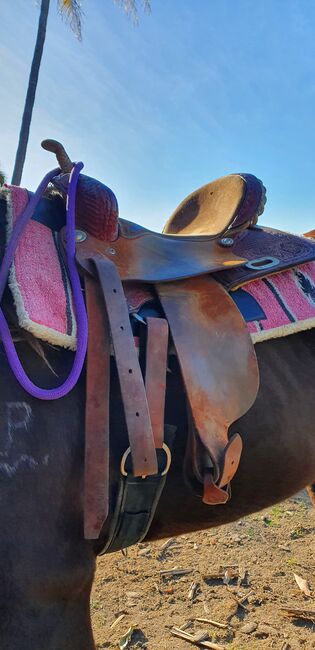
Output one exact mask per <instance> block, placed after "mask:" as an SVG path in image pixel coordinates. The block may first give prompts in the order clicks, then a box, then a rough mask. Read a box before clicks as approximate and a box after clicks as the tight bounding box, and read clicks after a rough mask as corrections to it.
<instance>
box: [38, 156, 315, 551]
mask: <svg viewBox="0 0 315 650" xmlns="http://www.w3.org/2000/svg"><path fill="white" fill-rule="evenodd" d="M47 148H50V149H51V150H52V149H53V147H51V146H50V145H49V146H48V147H47ZM54 150H55V152H56V153H57V157H58V160H59V163H60V166H61V169H62V171H63V172H64V173H62V174H61V175H60V176H58V177H56V179H55V180H54V183H55V186H56V187H57V189H58V190H59V191H61V192H65V189H66V186H67V182H68V173H69V171H70V169H71V166H72V163H71V161H69V159H68V158H66V157H65V156H66V154H65V152H64V151H63V150H60V149H59V150H58V149H56V147H55V149H54ZM80 181H81V186H80V187H79V192H78V205H77V223H78V231H77V255H76V257H77V263H78V265H79V267H80V268H81V270H82V274H83V277H84V279H85V290H86V302H87V310H88V318H89V344H88V356H87V406H86V458H85V536H86V537H87V538H91V539H95V538H97V537H98V536H99V534H100V531H101V529H102V525H103V523H104V520H105V519H106V517H107V513H108V485H107V481H108V463H109V435H110V433H109V415H108V405H109V385H110V371H109V357H110V350H111V349H112V351H113V354H114V356H115V360H116V366H117V370H118V375H119V381H120V388H121V395H122V402H123V408H124V413H125V420H126V426H127V429H128V437H129V444H130V447H129V448H128V449H127V450H126V453H125V454H124V456H123V458H122V461H121V476H122V480H123V481H124V480H125V477H127V478H126V481H125V483H123V485H122V489H121V490H120V493H121V497H120V499H118V501H119V503H120V505H119V507H120V511H119V508H118V511H119V512H118V514H117V516H115V517H114V520H115V521H114V524H113V526H112V533H111V535H110V541H109V542H108V544H107V546H106V549H105V550H117V548H120V547H121V545H124V541H123V539H122V538H123V535H122V534H121V533H119V530H120V531H121V530H124V529H126V531H127V528H128V525H129V524H128V523H127V522H128V521H129V520H128V517H127V518H126V517H125V518H124V515H121V510H122V509H123V503H129V500H131V501H132V497H131V496H130V495H131V494H132V490H133V489H134V485H135V484H137V481H139V482H140V484H141V481H142V485H143V488H144V489H146V490H147V491H150V490H151V486H152V485H155V484H156V486H157V487H156V490H155V491H154V489H153V488H152V489H153V495H154V496H153V497H152V499H153V501H154V503H155V506H156V501H157V498H158V493H159V491H160V490H161V489H162V487H163V485H164V483H163V481H164V480H165V476H166V473H167V471H168V469H169V464H170V458H171V452H170V450H169V446H168V445H167V440H166V437H165V432H166V428H167V427H166V425H165V422H164V404H165V386H166V371H167V359H168V352H169V345H170V342H171V343H172V345H173V347H174V349H175V352H176V355H177V358H178V362H179V366H180V369H181V374H182V378H183V383H184V386H185V391H186V396H187V408H188V414H189V422H190V427H189V428H190V431H189V436H188V446H187V453H186V462H185V465H186V476H187V477H188V478H189V480H190V481H191V483H192V484H194V485H195V484H196V482H197V484H198V485H200V486H201V496H202V498H203V501H204V502H205V503H208V504H218V503H225V502H226V501H227V500H228V499H229V498H230V483H231V480H232V478H233V476H234V475H235V472H236V470H237V468H238V465H239V460H240V456H241V451H242V439H241V436H240V434H239V433H236V434H234V435H233V436H232V437H229V427H230V425H231V424H232V423H233V422H235V421H236V420H238V419H239V418H240V417H241V416H242V415H243V414H245V413H246V412H247V411H248V410H249V409H250V407H251V406H252V404H253V402H254V401H255V398H256V395H257V391H258V385H259V375H258V368H257V361H256V355H255V351H254V347H253V344H252V342H251V339H250V336H249V334H248V331H247V328H246V325H245V322H244V320H243V318H242V316H241V314H240V312H239V310H238V309H237V307H236V305H235V303H234V302H233V300H232V299H231V297H230V295H229V293H228V292H227V290H226V289H227V288H231V287H235V286H239V284H242V283H243V282H245V281H248V280H249V279H250V278H255V277H261V276H265V275H267V274H268V273H271V272H272V273H274V272H279V271H280V270H282V269H284V268H288V267H289V266H295V265H296V264H300V263H302V262H305V261H309V260H310V259H314V258H315V246H314V243H311V242H310V241H307V240H306V239H301V238H299V237H294V236H292V235H287V234H286V233H281V232H279V231H270V230H269V231H266V230H265V229H261V228H259V227H258V226H257V225H256V224H257V220H258V217H259V215H260V214H261V213H262V211H263V208H264V204H265V188H264V187H263V184H262V183H261V181H259V180H258V179H257V178H256V177H255V176H253V175H251V174H232V175H230V176H227V177H224V178H220V179H218V180H216V181H214V182H212V183H208V184H207V185H205V186H203V187H201V188H200V189H199V190H196V191H195V192H193V193H192V194H190V195H189V196H188V197H187V198H186V199H185V200H184V201H183V202H182V203H181V204H180V205H179V207H178V208H177V209H176V210H175V212H174V213H173V214H172V216H171V217H170V218H169V219H168V221H167V223H166V225H165V227H164V230H163V233H162V234H158V233H154V232H152V231H150V230H147V229H146V228H143V227H141V226H138V225H136V224H134V223H130V222H128V221H125V220H122V219H120V220H118V209H117V203H116V202H115V201H114V200H113V198H112V193H111V191H110V190H108V188H106V187H105V186H103V185H102V184H100V183H98V182H97V181H94V180H93V179H90V178H89V177H82V179H80ZM80 196H81V200H80ZM89 197H91V198H89ZM115 211H116V213H115ZM62 237H63V235H62V234H61V238H62ZM244 253H246V254H244ZM233 274H235V275H233ZM135 283H136V284H135ZM224 285H225V286H224ZM144 286H145V287H146V291H145V292H144V293H145V298H144V300H143V301H142V300H141V298H140V300H139V306H141V305H142V303H143V302H145V301H146V300H148V297H149V299H150V298H154V299H155V300H158V302H159V304H160V306H161V309H162V312H163V318H154V317H153V318H152V317H151V318H148V319H147V320H146V367H145V374H144V376H143V373H142V371H141V369H140V365H139V360H138V355H137V350H136V348H135V343H134V336H133V332H132V329H131V324H130V318H129V310H128V303H129V302H132V300H129V298H130V295H131V297H132V295H134V292H135V291H137V289H139V287H140V294H141V288H142V287H144ZM225 287H226V288H225ZM135 288H136V289H135ZM169 334H170V337H169ZM169 339H170V340H169ZM130 460H131V465H130ZM127 467H128V469H127ZM129 477H131V479H130V481H129V483H128V478H129ZM157 477H159V478H160V479H161V480H160V481H158V480H157ZM150 480H151V482H150ZM144 486H146V488H145V487H144ZM129 505H130V509H131V510H132V507H133V504H132V503H130V504H129ZM155 506H154V507H153V508H152V509H151V511H150V514H149V515H148V517H147V519H146V522H145V525H144V526H143V529H142V533H141V535H140V536H142V537H143V535H144V533H145V532H146V530H147V528H148V526H149V523H150V521H151V519H152V516H153V512H154V508H155ZM116 510H117V509H116ZM126 535H127V537H128V533H127V532H126ZM117 540H119V543H118V542H117ZM131 540H132V541H138V540H139V537H138V538H137V539H133V537H132V535H131ZM132 541H130V538H129V539H128V544H129V543H132ZM125 545H127V544H125Z"/></svg>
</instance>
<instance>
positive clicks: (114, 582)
mask: <svg viewBox="0 0 315 650" xmlns="http://www.w3.org/2000/svg"><path fill="white" fill-rule="evenodd" d="M314 540H315V509H311V507H310V505H309V502H308V500H307V497H305V495H304V493H303V494H302V495H299V496H298V497H296V498H294V499H290V500H289V501H286V502H285V503H282V504H280V505H277V506H274V507H272V508H270V509H268V510H267V511H264V512H263V513H258V514H256V515H252V516H251V517H248V518H246V519H243V520H241V521H239V522H237V523H234V524H230V525H228V526H224V527H221V528H218V529H212V530H209V531H208V532H201V533H194V534H190V535H184V536H181V537H178V538H174V539H172V540H169V541H168V542H167V543H166V544H165V542H163V541H159V542H156V543H150V544H139V545H138V546H135V547H133V548H131V549H129V550H128V553H127V555H126V556H124V555H123V554H122V553H115V554H113V555H109V556H106V557H104V558H102V559H100V560H99V562H98V570H97V577H96V581H95V586H94V591H93V595H92V613H93V628H94V634H95V638H96V643H97V648H98V650H103V649H104V648H110V649H114V648H116V649H119V648H122V649H124V648H128V650H129V648H130V649H131V650H136V649H138V650H140V649H141V650H189V648H194V647H195V648H197V647H209V646H207V645H205V646H202V645H201V646H196V645H192V644H191V643H190V642H188V641H187V640H183V639H181V638H177V637H176V636H173V635H172V633H171V631H172V629H173V628H174V627H177V628H179V627H181V628H182V626H184V628H185V632H186V634H187V633H188V634H191V635H194V634H195V633H198V632H201V631H203V632H204V633H205V634H204V637H205V638H206V639H207V641H208V642H209V641H210V642H211V643H213V644H214V646H213V647H216V646H217V648H218V650H219V649H221V648H228V650H243V649H249V648H250V650H256V649H257V650H258V649H259V650H265V649H267V648H268V649H269V648H276V649H277V650H298V649H300V648H302V649H303V650H304V649H305V650H306V649H309V648H315V623H314V621H315V544H314ZM173 569H175V570H178V569H183V570H187V572H185V573H184V574H183V575H176V574H172V573H170V574H167V573H166V574H163V571H169V570H173ZM295 575H296V577H297V580H296V578H295ZM297 581H298V582H299V583H300V586H298V584H297ZM303 590H304V591H303ZM304 592H306V593H304ZM284 607H290V608H295V609H299V610H304V611H306V612H313V614H308V613H306V616H307V617H309V619H310V620H305V619H301V618H289V617H287V616H286V615H285V612H284V611H283V610H282V608H284ZM197 618H204V619H207V620H209V619H210V620H212V621H213V620H214V621H216V622H219V623H221V624H225V625H226V626H227V627H224V628H218V627H215V626H214V625H212V624H210V623H206V622H198V621H196V619H197ZM131 625H134V626H135V629H134V631H133V633H132V636H131V639H130V641H127V640H125V642H124V640H123V636H124V634H126V632H127V631H128V629H129V628H130V626H131ZM182 629H183V628H182ZM119 643H120V645H119ZM124 643H125V645H124ZM215 644H216V645H215ZM210 647H211V645H210Z"/></svg>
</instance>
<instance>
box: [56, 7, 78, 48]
mask: <svg viewBox="0 0 315 650" xmlns="http://www.w3.org/2000/svg"><path fill="white" fill-rule="evenodd" d="M57 7H58V13H59V14H60V16H61V17H62V18H63V19H64V20H66V21H67V23H69V25H70V28H71V29H72V31H73V33H74V34H75V36H76V37H77V39H78V40H79V41H81V40H82V13H83V12H82V9H81V2H80V0H57Z"/></svg>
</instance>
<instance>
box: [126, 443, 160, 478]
mask: <svg viewBox="0 0 315 650" xmlns="http://www.w3.org/2000/svg"><path fill="white" fill-rule="evenodd" d="M162 449H163V451H165V454H166V465H165V468H164V470H163V472H161V476H165V474H167V472H168V470H169V468H170V466H171V462H172V454H171V450H170V448H169V447H168V446H167V444H166V443H165V442H163V445H162ZM130 453H131V449H130V447H128V449H126V451H125V453H124V454H123V456H122V459H121V461H120V473H121V474H122V475H123V476H128V472H126V468H125V465H126V460H127V458H128V456H129V454H130ZM141 478H146V476H145V475H144V476H141Z"/></svg>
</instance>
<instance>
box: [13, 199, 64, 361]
mask: <svg viewBox="0 0 315 650" xmlns="http://www.w3.org/2000/svg"><path fill="white" fill-rule="evenodd" d="M1 195H2V197H4V198H5V199H6V202H7V210H6V229H7V239H8V238H9V237H10V234H11V232H12V228H13V226H14V223H15V221H16V220H17V219H18V217H19V215H20V214H21V213H22V212H23V210H24V208H25V207H26V205H27V203H28V200H29V198H28V193H27V191H26V190H25V189H23V188H21V187H15V186H5V187H4V189H2V190H1ZM9 287H10V289H11V292H12V295H13V299H14V304H15V308H16V313H17V317H18V321H19V325H20V327H22V328H23V329H25V330H27V331H28V332H31V334H33V335H34V336H35V337H36V338H38V339H41V340H43V341H47V342H49V343H51V344H52V345H58V346H61V347H64V348H69V349H70V350H75V348H76V319H75V315H74V310H73V304H72V298H71V287H70V283H69V280H68V276H67V273H66V269H65V266H64V262H63V259H62V256H61V254H60V251H59V249H58V241H57V236H56V233H54V232H53V231H52V230H50V228H48V227H47V226H45V225H43V224H41V223H38V222H37V221H32V220H30V221H29V222H28V224H27V226H26V228H25V230H24V232H23V237H21V239H20V241H19V244H18V247H17V250H16V253H15V255H14V260H13V263H12V265H11V269H10V274H9Z"/></svg>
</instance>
